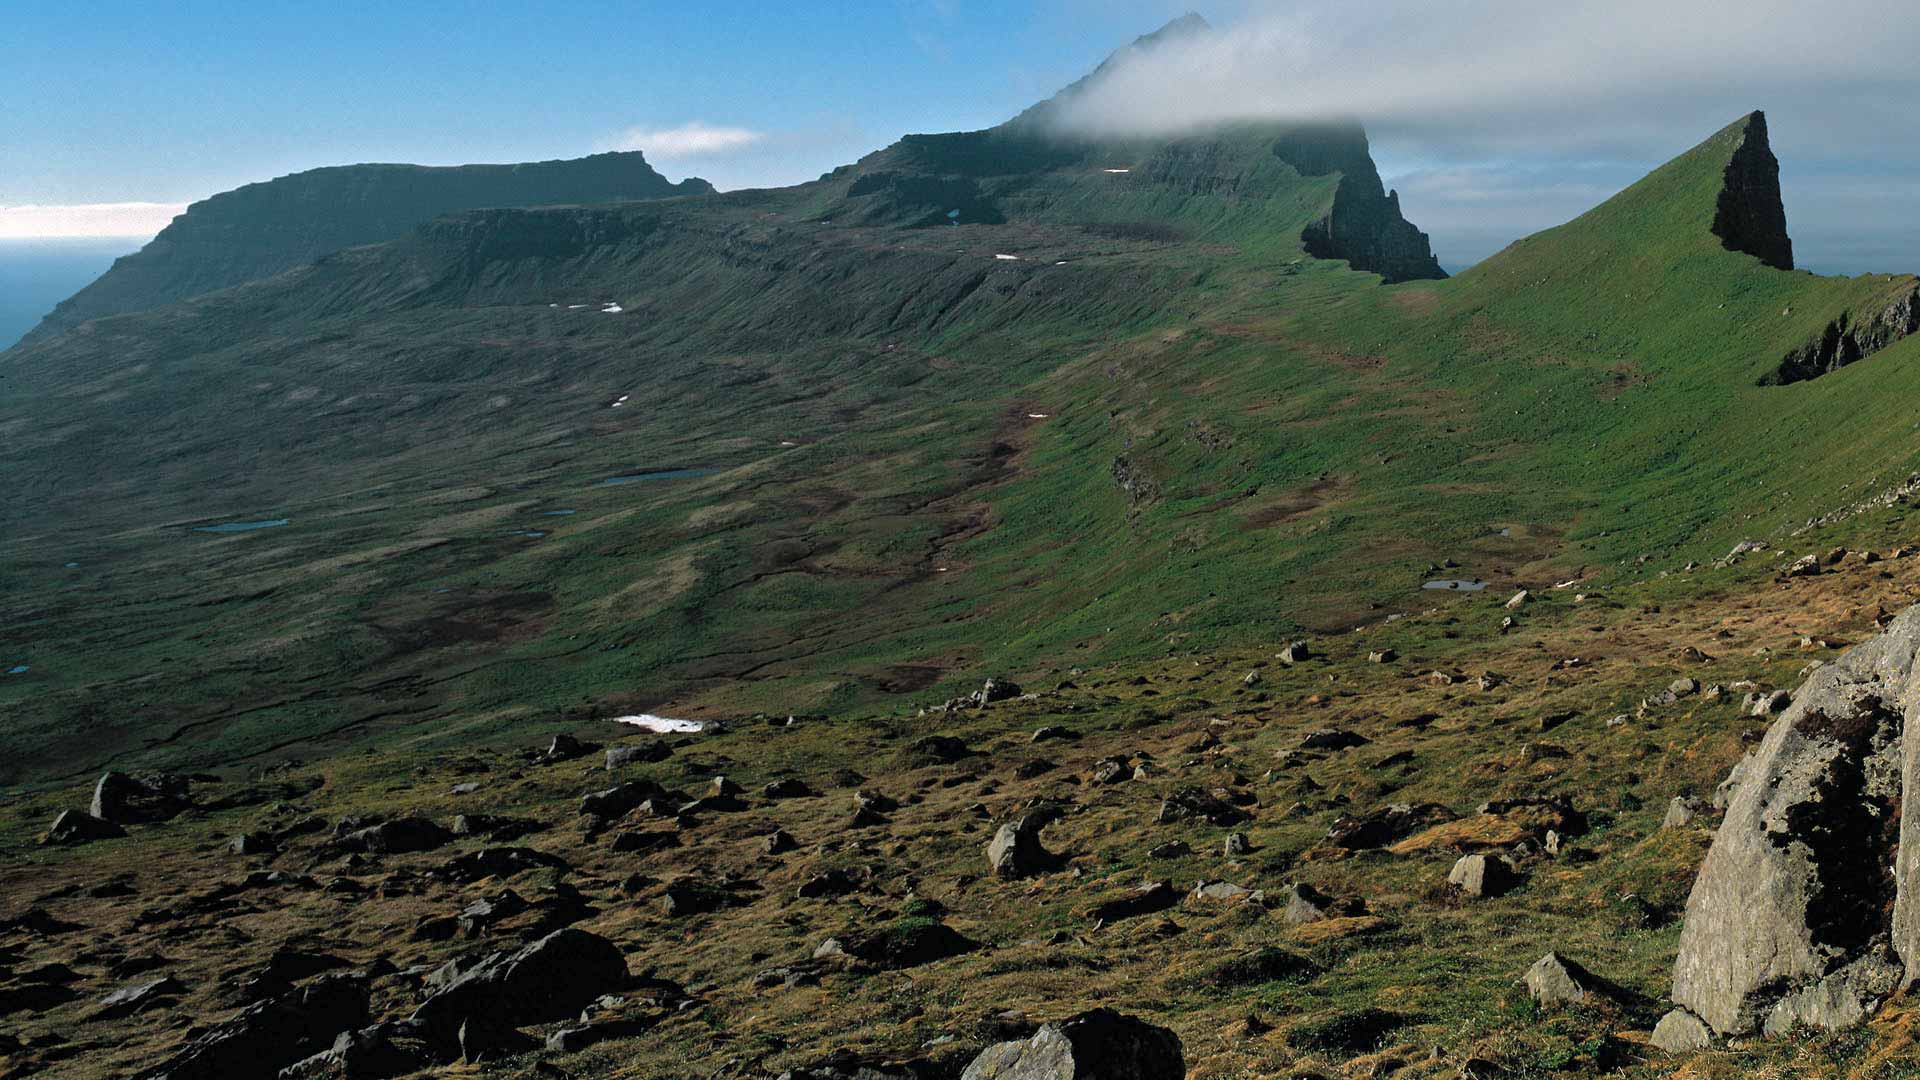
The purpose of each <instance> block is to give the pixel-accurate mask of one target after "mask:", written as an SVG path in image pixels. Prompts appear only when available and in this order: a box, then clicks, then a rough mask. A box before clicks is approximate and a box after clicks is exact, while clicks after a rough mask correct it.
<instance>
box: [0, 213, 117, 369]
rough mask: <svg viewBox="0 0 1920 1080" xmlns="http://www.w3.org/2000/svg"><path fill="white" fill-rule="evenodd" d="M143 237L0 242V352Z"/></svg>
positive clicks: (97, 275)
mask: <svg viewBox="0 0 1920 1080" xmlns="http://www.w3.org/2000/svg"><path fill="white" fill-rule="evenodd" d="M144 243H146V241H145V240H144V239H141V238H138V237H133V238H127V237H121V238H115V239H105V240H102V239H97V238H89V239H85V240H0V349H4V348H6V347H7V346H9V345H12V344H13V343H14V342H16V341H18V340H20V336H21V335H22V334H25V333H26V332H27V331H29V330H31V329H33V327H34V324H35V323H38V322H39V321H40V319H41V317H42V316H44V315H46V313H47V312H49V311H52V310H53V306H54V305H55V304H58V303H59V302H60V301H62V300H65V299H66V298H67V297H69V296H72V295H73V294H74V293H77V292H79V291H80V290H81V289H82V288H84V287H86V285H87V283H88V282H90V281H92V280H93V279H94V278H97V277H99V276H100V275H101V274H104V273H106V271H107V268H108V267H109V266H112V265H113V260H114V259H116V258H118V257H120V256H122V255H126V254H128V253H130V252H134V251H137V250H139V249H140V246H141V245H142V244H144Z"/></svg>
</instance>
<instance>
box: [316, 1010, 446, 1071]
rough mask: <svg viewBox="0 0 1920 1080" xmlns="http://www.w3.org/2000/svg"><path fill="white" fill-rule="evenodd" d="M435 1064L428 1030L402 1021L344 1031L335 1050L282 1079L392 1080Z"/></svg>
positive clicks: (335, 1045)
mask: <svg viewBox="0 0 1920 1080" xmlns="http://www.w3.org/2000/svg"><path fill="white" fill-rule="evenodd" d="M433 1064H435V1057H434V1054H433V1050H432V1047H431V1046H430V1045H429V1043H428V1040H427V1038H426V1032H425V1030H424V1028H422V1026H421V1025H419V1024H415V1023H412V1022H410V1021H406V1020H400V1021H394V1022H390V1023H384V1024H375V1025H373V1026H371V1027H363V1028H357V1029H354V1030H351V1031H343V1032H341V1033H340V1034H339V1035H337V1036H335V1037H334V1040H333V1046H332V1047H331V1048H329V1049H327V1050H322V1051H321V1052H320V1053H318V1054H315V1055H313V1056H312V1057H309V1058H305V1059H303V1060H301V1061H297V1062H295V1063H294V1064H292V1065H289V1066H287V1067H286V1068H284V1069H282V1070H280V1080H309V1078H312V1080H319V1078H322V1077H324V1078H327V1080H336V1078H337V1080H389V1078H391V1077H395V1076H405V1075H407V1074H408V1073H415V1072H419V1071H420V1070H421V1069H424V1068H427V1067H428V1066H430V1065H433Z"/></svg>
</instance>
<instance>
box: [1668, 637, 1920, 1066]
mask: <svg viewBox="0 0 1920 1080" xmlns="http://www.w3.org/2000/svg"><path fill="white" fill-rule="evenodd" d="M1917 652H1920V607H1917V608H1913V609H1909V610H1908V611H1907V612H1906V613H1905V614H1903V615H1901V616H1900V617H1899V618H1898V619H1896V620H1894V622H1893V623H1892V624H1891V625H1890V626H1889V627H1888V628H1887V630H1886V631H1885V632H1883V633H1882V634H1880V635H1879V636H1877V637H1875V638H1873V639H1872V640H1870V641H1868V642H1866V643H1864V644H1862V645H1859V646H1857V647H1856V648H1854V649H1853V650H1851V651H1850V652H1848V653H1847V654H1846V655H1845V656H1843V657H1842V658H1841V659H1840V660H1839V661H1838V662H1836V663H1833V664H1831V665H1828V666H1826V667H1823V668H1821V669H1819V670H1818V671H1817V672H1815V673H1814V674H1813V675H1812V677H1810V678H1809V679H1808V680H1807V682H1806V684H1805V685H1804V686H1802V687H1801V688H1800V690H1799V692H1798V693H1797V694H1796V695H1795V699H1794V703H1793V705H1792V706H1791V707H1790V708H1788V709H1787V711H1786V712H1784V713H1782V714H1781V716H1780V718H1779V719H1778V720H1777V721H1775V722H1774V724H1773V726H1772V728H1771V729H1769V730H1768V732H1767V735H1766V738H1765V739H1764V740H1763V741H1762V742H1761V744H1760V746H1759V748H1758V749H1757V750H1756V751H1755V752H1754V754H1753V755H1751V756H1750V757H1749V758H1748V759H1747V760H1745V761H1743V762H1742V763H1741V764H1740V766H1739V767H1738V768H1737V769H1736V771H1735V777H1737V781H1736V784H1735V787H1734V788H1733V794H1732V797H1731V801H1730V803H1729V805H1728V807H1727V813H1726V818H1725V820H1724V821H1723V822H1722V824H1721V826H1720V829H1719V831H1718V832H1717V833H1716V834H1715V836H1714V840H1713V846H1712V848H1711V849H1710V850H1709V851H1708V853H1707V858H1706V862H1705V864H1704V865H1703V866H1702V867H1701V870H1700V875H1699V878H1698V879H1697V880H1696V881H1695V883H1694V887H1693V892H1692V895H1691V896H1690V897H1689V899H1688V901H1687V911H1686V926H1685V929H1684V930H1683V932H1682V934H1681V937H1680V952H1679V957H1678V959H1677V960H1676V961H1675V963H1674V978H1673V1000H1674V1002H1675V1003H1676V1004H1677V1005H1679V1006H1680V1008H1679V1009H1678V1010H1676V1011H1675V1013H1674V1014H1672V1015H1670V1016H1669V1017H1668V1020H1667V1021H1665V1022H1663V1024H1662V1028H1663V1029H1665V1030H1666V1031H1667V1033H1668V1035H1667V1038H1668V1039H1669V1040H1670V1041H1672V1042H1673V1044H1674V1045H1673V1047H1672V1048H1674V1049H1685V1048H1688V1047H1689V1046H1691V1045H1694V1044H1696V1043H1697V1042H1698V1041H1699V1038H1700V1035H1701V1033H1702V1032H1703V1031H1704V1030H1710V1031H1711V1032H1712V1033H1715V1034H1718V1035H1745V1034H1750V1033H1753V1032H1756V1031H1764V1032H1765V1033H1767V1034H1783V1033H1786V1032H1790V1031H1792V1030H1793V1029H1795V1028H1797V1027H1803V1026H1808V1027H1817V1028H1826V1029H1835V1028H1841V1027H1847V1026H1850V1025H1852V1024H1856V1023H1859V1022H1860V1021H1861V1020H1863V1019H1865V1018H1866V1017H1867V1016H1869V1015H1870V1014H1871V1013H1872V1012H1873V1011H1874V1009H1875V1008H1877V1007H1878V1005H1879V1003H1880V1002H1881V1001H1883V1000H1884V999H1885V998H1886V997H1887V996H1888V995H1889V994H1891V993H1892V992H1893V991H1894V990H1896V989H1898V988H1899V987H1901V986H1904V985H1906V984H1908V983H1911V982H1912V981H1913V979H1914V977H1915V975H1916V974H1917V973H1920V805H1916V802H1915V800H1913V799H1906V798H1903V795H1904V793H1905V792H1906V791H1907V790H1908V789H1909V787H1910V786H1912V785H1914V784H1916V783H1920V738H1916V737H1908V732H1909V729H1910V728H1911V727H1912V726H1913V725H1914V724H1915V722H1916V718H1917V717H1920V683H1917V682H1916V680H1915V668H1914V660H1915V654H1916V653H1917ZM1701 1022H1704V1025H1703V1024H1702V1023H1701ZM1688 1036H1691V1037H1688Z"/></svg>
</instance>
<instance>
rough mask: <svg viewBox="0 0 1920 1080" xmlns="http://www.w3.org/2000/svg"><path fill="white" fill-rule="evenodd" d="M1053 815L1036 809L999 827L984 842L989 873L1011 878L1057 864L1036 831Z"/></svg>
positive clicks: (1040, 872)
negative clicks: (988, 841)
mask: <svg viewBox="0 0 1920 1080" xmlns="http://www.w3.org/2000/svg"><path fill="white" fill-rule="evenodd" d="M1056 816H1058V815H1056V814H1054V813H1051V812H1048V811H1036V812H1034V813H1031V814H1027V815H1025V816H1024V817H1022V818H1021V819H1020V820H1018V821H1014V822H1009V823H1007V824H1005V825H1002V826H1000V829H999V831H998V832H996V833H994V834H993V841H992V842H991V843H989V844H988V845H987V865H988V867H990V868H991V869H992V871H993V876H995V877H997V878H1001V879H1003V880H1009V881H1011V880H1014V879H1016V878H1023V877H1032V876H1033V875H1035V874H1044V873H1046V872H1048V871H1049V870H1052V869H1053V868H1054V867H1055V866H1057V865H1058V864H1059V861H1060V860H1059V858H1058V857H1057V856H1055V855H1054V854H1053V853H1052V852H1050V851H1048V850H1047V849H1046V847H1045V846H1043V845H1042V844H1041V843H1040V830H1041V829H1043V828H1045V827H1046V826H1047V824H1048V823H1049V822H1051V821H1052V820H1053V819H1054V818H1055V817H1056Z"/></svg>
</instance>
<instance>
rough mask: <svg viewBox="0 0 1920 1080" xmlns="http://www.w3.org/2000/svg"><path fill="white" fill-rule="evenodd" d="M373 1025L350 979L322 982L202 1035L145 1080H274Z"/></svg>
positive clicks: (360, 989)
mask: <svg viewBox="0 0 1920 1080" xmlns="http://www.w3.org/2000/svg"><path fill="white" fill-rule="evenodd" d="M366 1022H367V989H366V987H365V986H364V985H363V984H362V983H360V982H359V981H358V980H356V979H353V978H350V977H347V976H329V977H326V978H322V979H316V980H314V981H313V982H311V983H309V984H307V985H306V986H304V987H302V988H301V989H299V990H295V991H293V992H291V993H288V994H283V995H281V996H279V997H276V998H273V999H271V1000H268V1001H262V1002H258V1003H256V1004H253V1005H249V1006H248V1007H246V1008H245V1009H242V1010H240V1012H239V1013H238V1014H236V1015H235V1016H233V1017H232V1018H230V1019H227V1020H224V1021H221V1022H220V1023H218V1024H215V1025H214V1026H213V1027H211V1028H208V1029H207V1030H205V1031H203V1032H201V1033H200V1034H199V1035H198V1036H197V1037H195V1038H194V1039H193V1040H192V1041H191V1042H189V1043H187V1045H186V1046H185V1047H183V1048H182V1049H181V1050H179V1051H178V1052H177V1053H175V1054H174V1055H173V1056H172V1057H169V1058H167V1059H166V1060H165V1061H163V1062H161V1063H160V1064H159V1065H157V1066H155V1067H153V1068H152V1069H149V1070H147V1071H146V1072H143V1073H140V1074H139V1076H140V1078H141V1080H232V1078H234V1077H241V1076H249V1077H251V1076H274V1075H276V1074H277V1073H278V1072H279V1071H280V1070H281V1069H282V1068H285V1067H286V1066H288V1065H292V1064H293V1063H295V1062H297V1061H300V1060H302V1059H304V1058H307V1057H311V1056H312V1055H314V1054H316V1053H318V1052H320V1051H322V1050H324V1049H326V1048H327V1047H328V1046H330V1045H332V1044H333V1042H334V1040H335V1038H336V1036H338V1035H339V1033H340V1032H343V1031H347V1030H350V1029H353V1028H359V1027H362V1026H364V1025H365V1024H366Z"/></svg>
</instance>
